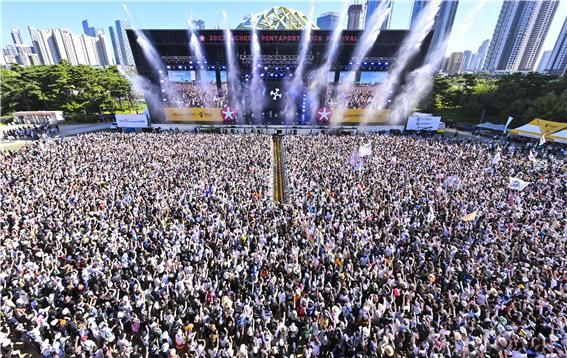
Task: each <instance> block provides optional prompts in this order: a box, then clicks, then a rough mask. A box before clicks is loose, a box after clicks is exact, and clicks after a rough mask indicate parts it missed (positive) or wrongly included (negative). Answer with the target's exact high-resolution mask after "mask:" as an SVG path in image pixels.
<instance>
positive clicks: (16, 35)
mask: <svg viewBox="0 0 567 358" xmlns="http://www.w3.org/2000/svg"><path fill="white" fill-rule="evenodd" d="M11 34H12V40H13V41H14V45H21V44H23V43H24V41H23V39H22V33H21V32H20V29H12V31H11Z"/></svg>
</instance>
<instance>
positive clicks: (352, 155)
mask: <svg viewBox="0 0 567 358" xmlns="http://www.w3.org/2000/svg"><path fill="white" fill-rule="evenodd" d="M359 159H360V156H359V155H358V150H357V149H356V148H354V149H353V150H352V153H350V156H349V157H348V162H349V163H350V165H353V166H354V165H356V163H357V162H358V160H359Z"/></svg>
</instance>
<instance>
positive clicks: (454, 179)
mask: <svg viewBox="0 0 567 358" xmlns="http://www.w3.org/2000/svg"><path fill="white" fill-rule="evenodd" d="M460 182H461V178H459V176H458V175H453V176H450V177H448V178H447V179H445V185H447V186H457V185H459V183H460Z"/></svg>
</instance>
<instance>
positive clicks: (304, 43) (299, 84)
mask: <svg viewBox="0 0 567 358" xmlns="http://www.w3.org/2000/svg"><path fill="white" fill-rule="evenodd" d="M314 12H315V6H313V5H311V10H310V11H309V19H310V20H311V19H312V18H313V14H314ZM310 38H311V26H310V25H309V24H307V25H306V26H305V28H304V29H303V31H302V34H301V46H300V50H299V61H298V64H297V67H296V68H295V71H294V73H293V77H292V79H291V80H289V79H288V78H286V79H285V81H284V88H285V89H286V91H285V92H286V96H285V103H284V114H285V122H286V124H291V122H292V121H293V119H295V114H296V111H297V99H298V97H299V95H300V94H301V92H302V91H303V71H304V69H305V61H306V58H307V52H308V50H309V40H310Z"/></svg>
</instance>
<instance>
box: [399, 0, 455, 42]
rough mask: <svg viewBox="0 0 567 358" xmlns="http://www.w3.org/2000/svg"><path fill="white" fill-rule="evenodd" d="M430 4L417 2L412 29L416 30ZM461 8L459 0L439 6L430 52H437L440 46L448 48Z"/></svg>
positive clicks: (412, 17)
mask: <svg viewBox="0 0 567 358" xmlns="http://www.w3.org/2000/svg"><path fill="white" fill-rule="evenodd" d="M428 4H429V0H415V1H414V2H413V8H412V13H411V22H410V28H412V29H413V28H414V27H415V25H416V23H417V20H418V18H419V15H420V14H421V11H422V10H423V9H424V8H425V7H426V6H427V5H428ZM458 7H459V0H444V1H443V2H441V5H440V6H439V10H438V11H437V15H436V16H435V22H434V23H433V27H432V30H433V38H432V39H431V44H430V45H429V52H431V51H434V50H436V49H437V48H439V46H446V45H447V40H448V39H449V36H451V31H452V30H453V23H454V22H455V15H456V14H457V8H458Z"/></svg>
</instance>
